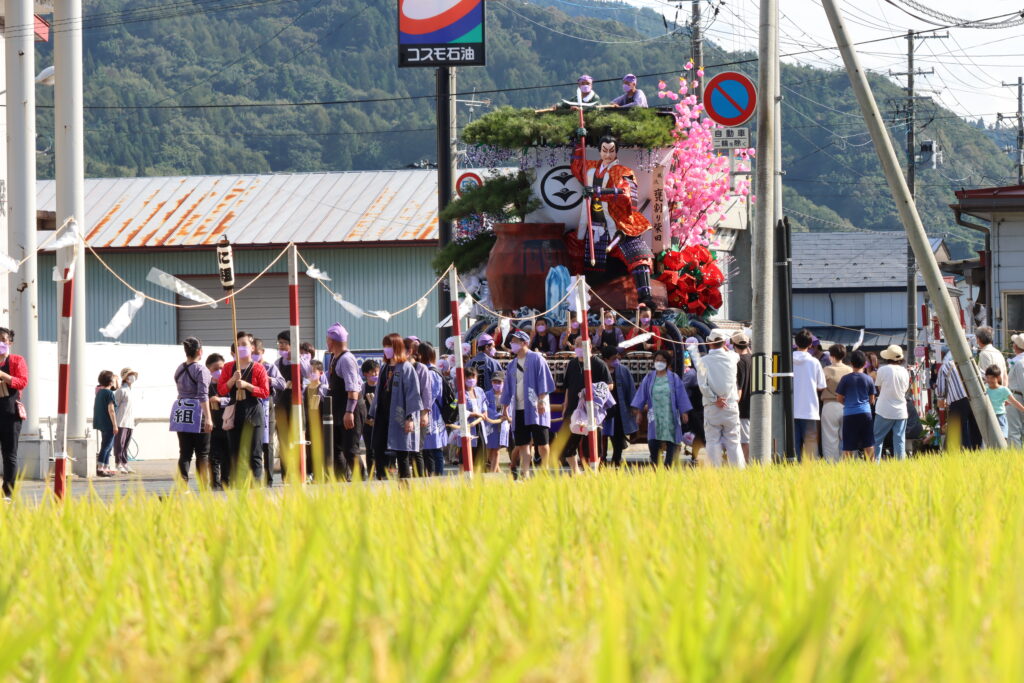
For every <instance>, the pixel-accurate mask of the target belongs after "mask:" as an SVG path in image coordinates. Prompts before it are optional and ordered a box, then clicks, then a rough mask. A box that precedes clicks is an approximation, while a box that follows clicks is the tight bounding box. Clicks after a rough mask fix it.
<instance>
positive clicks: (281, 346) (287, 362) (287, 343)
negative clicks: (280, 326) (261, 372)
mask: <svg viewBox="0 0 1024 683" xmlns="http://www.w3.org/2000/svg"><path fill="white" fill-rule="evenodd" d="M293 360H294V359H293V358H292V333H291V330H282V331H280V332H278V333H277V360H276V361H275V363H274V364H275V365H277V369H278V371H279V372H280V373H281V376H282V377H284V379H285V382H286V383H287V385H288V386H287V390H288V391H290V390H291V388H292V387H291V384H292V361H293ZM311 360H312V355H309V356H308V357H307V355H306V354H305V353H300V354H299V358H298V360H297V362H298V363H299V375H300V376H301V377H302V384H303V387H305V384H306V382H308V381H309V363H310V361H311ZM284 400H285V399H284V398H282V401H284ZM285 402H286V403H290V401H285Z"/></svg>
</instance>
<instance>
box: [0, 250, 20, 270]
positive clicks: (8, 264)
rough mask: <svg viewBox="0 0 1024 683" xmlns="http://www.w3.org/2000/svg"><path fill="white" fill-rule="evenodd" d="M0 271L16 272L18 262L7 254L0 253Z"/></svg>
mask: <svg viewBox="0 0 1024 683" xmlns="http://www.w3.org/2000/svg"><path fill="white" fill-rule="evenodd" d="M0 272H3V273H16V272H18V262H17V261H15V260H14V259H12V258H11V257H10V256H8V255H7V254H0Z"/></svg>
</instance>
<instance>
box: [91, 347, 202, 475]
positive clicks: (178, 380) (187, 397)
mask: <svg viewBox="0 0 1024 683" xmlns="http://www.w3.org/2000/svg"><path fill="white" fill-rule="evenodd" d="M182 347H184V349H185V362H184V363H182V364H181V365H179V366H178V368H177V369H176V370H175V371H174V384H175V385H176V386H177V388H178V398H177V399H176V400H175V402H174V407H173V409H172V410H171V421H170V422H171V431H172V432H177V433H178V474H179V475H180V476H181V481H182V483H184V484H188V470H189V466H190V465H191V464H192V457H193V456H195V459H196V473H197V474H196V476H197V477H198V478H199V482H200V485H202V486H209V485H210V432H212V431H213V417H212V416H211V414H210V371H209V370H207V369H206V366H205V365H203V363H201V362H200V359H201V358H202V355H203V347H202V344H200V343H199V340H198V339H196V338H195V337H188V338H186V339H185V341H184V342H182ZM101 383H102V377H101ZM94 419H95V418H94Z"/></svg>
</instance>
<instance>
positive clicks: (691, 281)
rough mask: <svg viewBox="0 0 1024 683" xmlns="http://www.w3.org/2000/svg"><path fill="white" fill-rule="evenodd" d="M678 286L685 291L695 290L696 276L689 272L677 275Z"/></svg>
mask: <svg viewBox="0 0 1024 683" xmlns="http://www.w3.org/2000/svg"><path fill="white" fill-rule="evenodd" d="M679 288H680V289H682V290H685V291H687V292H695V291H697V278H695V277H693V276H692V275H690V274H689V273H682V274H681V275H680V276H679Z"/></svg>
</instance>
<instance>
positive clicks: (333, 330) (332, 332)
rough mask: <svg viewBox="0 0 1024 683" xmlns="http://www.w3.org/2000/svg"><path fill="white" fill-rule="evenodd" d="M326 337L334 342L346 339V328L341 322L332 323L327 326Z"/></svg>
mask: <svg viewBox="0 0 1024 683" xmlns="http://www.w3.org/2000/svg"><path fill="white" fill-rule="evenodd" d="M327 338H328V339H333V340H334V341H336V342H345V341H348V330H346V329H345V328H344V327H343V326H342V324H341V323H334V324H333V325H331V326H330V327H328V328H327Z"/></svg>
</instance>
